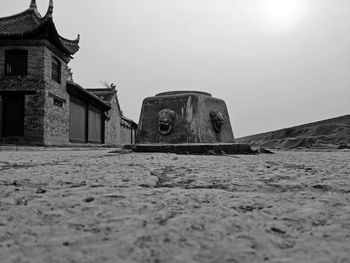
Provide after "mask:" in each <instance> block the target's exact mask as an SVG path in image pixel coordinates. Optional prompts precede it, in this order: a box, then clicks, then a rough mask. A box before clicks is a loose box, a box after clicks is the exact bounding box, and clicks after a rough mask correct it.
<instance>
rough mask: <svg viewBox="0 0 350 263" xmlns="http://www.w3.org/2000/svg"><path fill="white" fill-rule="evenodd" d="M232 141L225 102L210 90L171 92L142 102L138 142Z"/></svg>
mask: <svg viewBox="0 0 350 263" xmlns="http://www.w3.org/2000/svg"><path fill="white" fill-rule="evenodd" d="M233 141H234V137H233V132H232V128H231V123H230V118H229V115H228V112H227V107H226V104H225V102H224V101H223V100H221V99H217V98H213V97H212V96H211V95H210V94H209V93H205V92H198V91H172V92H165V93H160V94H157V95H156V96H154V97H149V98H146V99H145V100H144V101H143V104H142V109H141V115H140V121H139V127H138V133H137V139H136V142H137V143H138V144H148V143H171V144H174V143H175V144H177V143H233Z"/></svg>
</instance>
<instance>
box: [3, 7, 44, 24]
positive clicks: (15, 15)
mask: <svg viewBox="0 0 350 263" xmlns="http://www.w3.org/2000/svg"><path fill="white" fill-rule="evenodd" d="M25 13H33V14H36V13H37V14H38V15H39V17H38V18H42V17H41V16H40V14H39V12H36V13H35V12H34V9H30V8H28V9H26V10H24V11H22V12H19V13H16V14H14V15H10V16H4V17H0V21H3V20H8V19H12V18H16V17H18V16H22V15H23V14H25Z"/></svg>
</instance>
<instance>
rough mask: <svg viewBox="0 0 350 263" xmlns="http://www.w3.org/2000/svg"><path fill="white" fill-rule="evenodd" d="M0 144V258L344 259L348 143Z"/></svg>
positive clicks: (349, 243)
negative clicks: (216, 152)
mask: <svg viewBox="0 0 350 263" xmlns="http://www.w3.org/2000/svg"><path fill="white" fill-rule="evenodd" d="M109 151H110V150H109V149H103V150H89V151H72V150H62V149H60V150H54V149H52V150H48V151H26V152H9V151H8V152H0V262H2V263H3V262H281V263H282V262H283V263H286V262H325V263H326V262H327V263H328V262H339V263H340V262H350V164H349V163H350V152H349V151H338V152H277V154H274V155H267V154H260V155H238V156H194V155H192V156H191V155H175V154H150V153H147V154H140V153H139V154H137V153H127V154H126V153H113V154H111V153H108V152H109Z"/></svg>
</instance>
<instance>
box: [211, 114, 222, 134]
mask: <svg viewBox="0 0 350 263" xmlns="http://www.w3.org/2000/svg"><path fill="white" fill-rule="evenodd" d="M209 116H210V120H211V122H212V124H213V128H214V130H215V131H216V132H221V127H222V125H223V124H224V117H223V116H222V114H221V112H220V111H218V110H212V111H210V113H209Z"/></svg>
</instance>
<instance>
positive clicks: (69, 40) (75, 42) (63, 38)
mask: <svg viewBox="0 0 350 263" xmlns="http://www.w3.org/2000/svg"><path fill="white" fill-rule="evenodd" d="M59 36H60V38H61V39H62V40H64V41H67V42H71V43H73V44H77V43H79V41H80V34H78V36H77V38H76V39H73V40H71V39H67V38H65V37H63V36H61V35H59Z"/></svg>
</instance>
